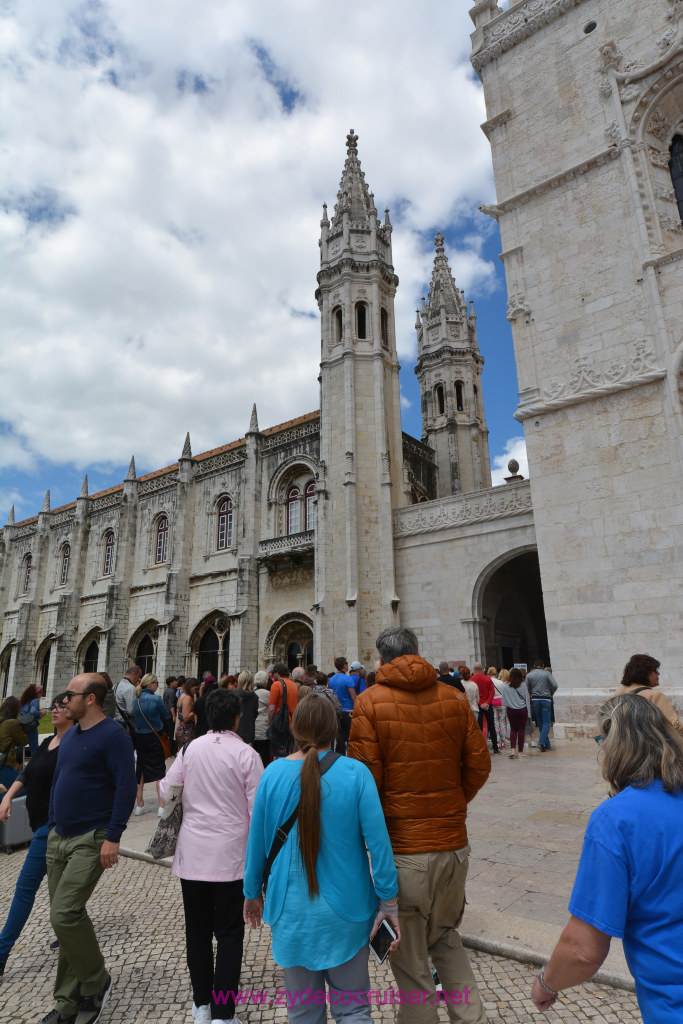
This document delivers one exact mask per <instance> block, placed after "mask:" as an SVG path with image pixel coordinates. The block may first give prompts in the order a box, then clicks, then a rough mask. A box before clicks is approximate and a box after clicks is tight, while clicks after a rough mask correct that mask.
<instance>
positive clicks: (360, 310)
mask: <svg viewBox="0 0 683 1024" xmlns="http://www.w3.org/2000/svg"><path fill="white" fill-rule="evenodd" d="M367 336H368V307H367V306H366V304H365V303H364V302H357V303H356V337H357V338H359V339H360V340H361V341H365V339H366V338H367Z"/></svg>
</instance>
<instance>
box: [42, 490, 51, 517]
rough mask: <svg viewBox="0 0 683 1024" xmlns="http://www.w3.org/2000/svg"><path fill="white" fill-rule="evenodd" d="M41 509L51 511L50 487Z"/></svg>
mask: <svg viewBox="0 0 683 1024" xmlns="http://www.w3.org/2000/svg"><path fill="white" fill-rule="evenodd" d="M40 511H41V512H49V511H50V489H49V487H48V489H47V490H46V491H45V498H44V500H43V507H42V508H41V510H40Z"/></svg>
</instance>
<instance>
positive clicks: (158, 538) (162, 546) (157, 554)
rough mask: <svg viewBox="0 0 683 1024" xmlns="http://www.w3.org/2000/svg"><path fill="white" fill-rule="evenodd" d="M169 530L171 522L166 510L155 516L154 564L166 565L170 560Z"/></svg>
mask: <svg viewBox="0 0 683 1024" xmlns="http://www.w3.org/2000/svg"><path fill="white" fill-rule="evenodd" d="M169 532H170V522H169V517H168V515H167V514H166V512H160V513H159V514H158V515H157V516H155V518H154V529H153V536H154V564H155V565H165V564H166V563H167V562H168V561H169V557H168V550H169V545H168V541H169Z"/></svg>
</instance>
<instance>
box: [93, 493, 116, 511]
mask: <svg viewBox="0 0 683 1024" xmlns="http://www.w3.org/2000/svg"><path fill="white" fill-rule="evenodd" d="M122 501H123V491H122V490H121V491H118V492H117V493H116V494H103V495H102V497H101V498H91V500H90V511H91V512H103V511H104V510H105V509H109V508H114V507H115V506H116V505H120V504H121V502H122Z"/></svg>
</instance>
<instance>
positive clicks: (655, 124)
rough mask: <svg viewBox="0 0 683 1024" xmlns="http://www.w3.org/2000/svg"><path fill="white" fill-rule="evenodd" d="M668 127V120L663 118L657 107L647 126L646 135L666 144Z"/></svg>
mask: <svg viewBox="0 0 683 1024" xmlns="http://www.w3.org/2000/svg"><path fill="white" fill-rule="evenodd" d="M670 127H671V126H670V124H669V121H668V118H666V117H665V116H664V114H663V113H662V111H661V109H660V108H659V107H655V109H654V110H653V112H652V114H651V115H650V120H649V121H648V124H647V130H648V133H649V134H650V135H654V137H655V138H656V139H659V141H660V142H664V143H666V142H667V141H668V135H669V130H670Z"/></svg>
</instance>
